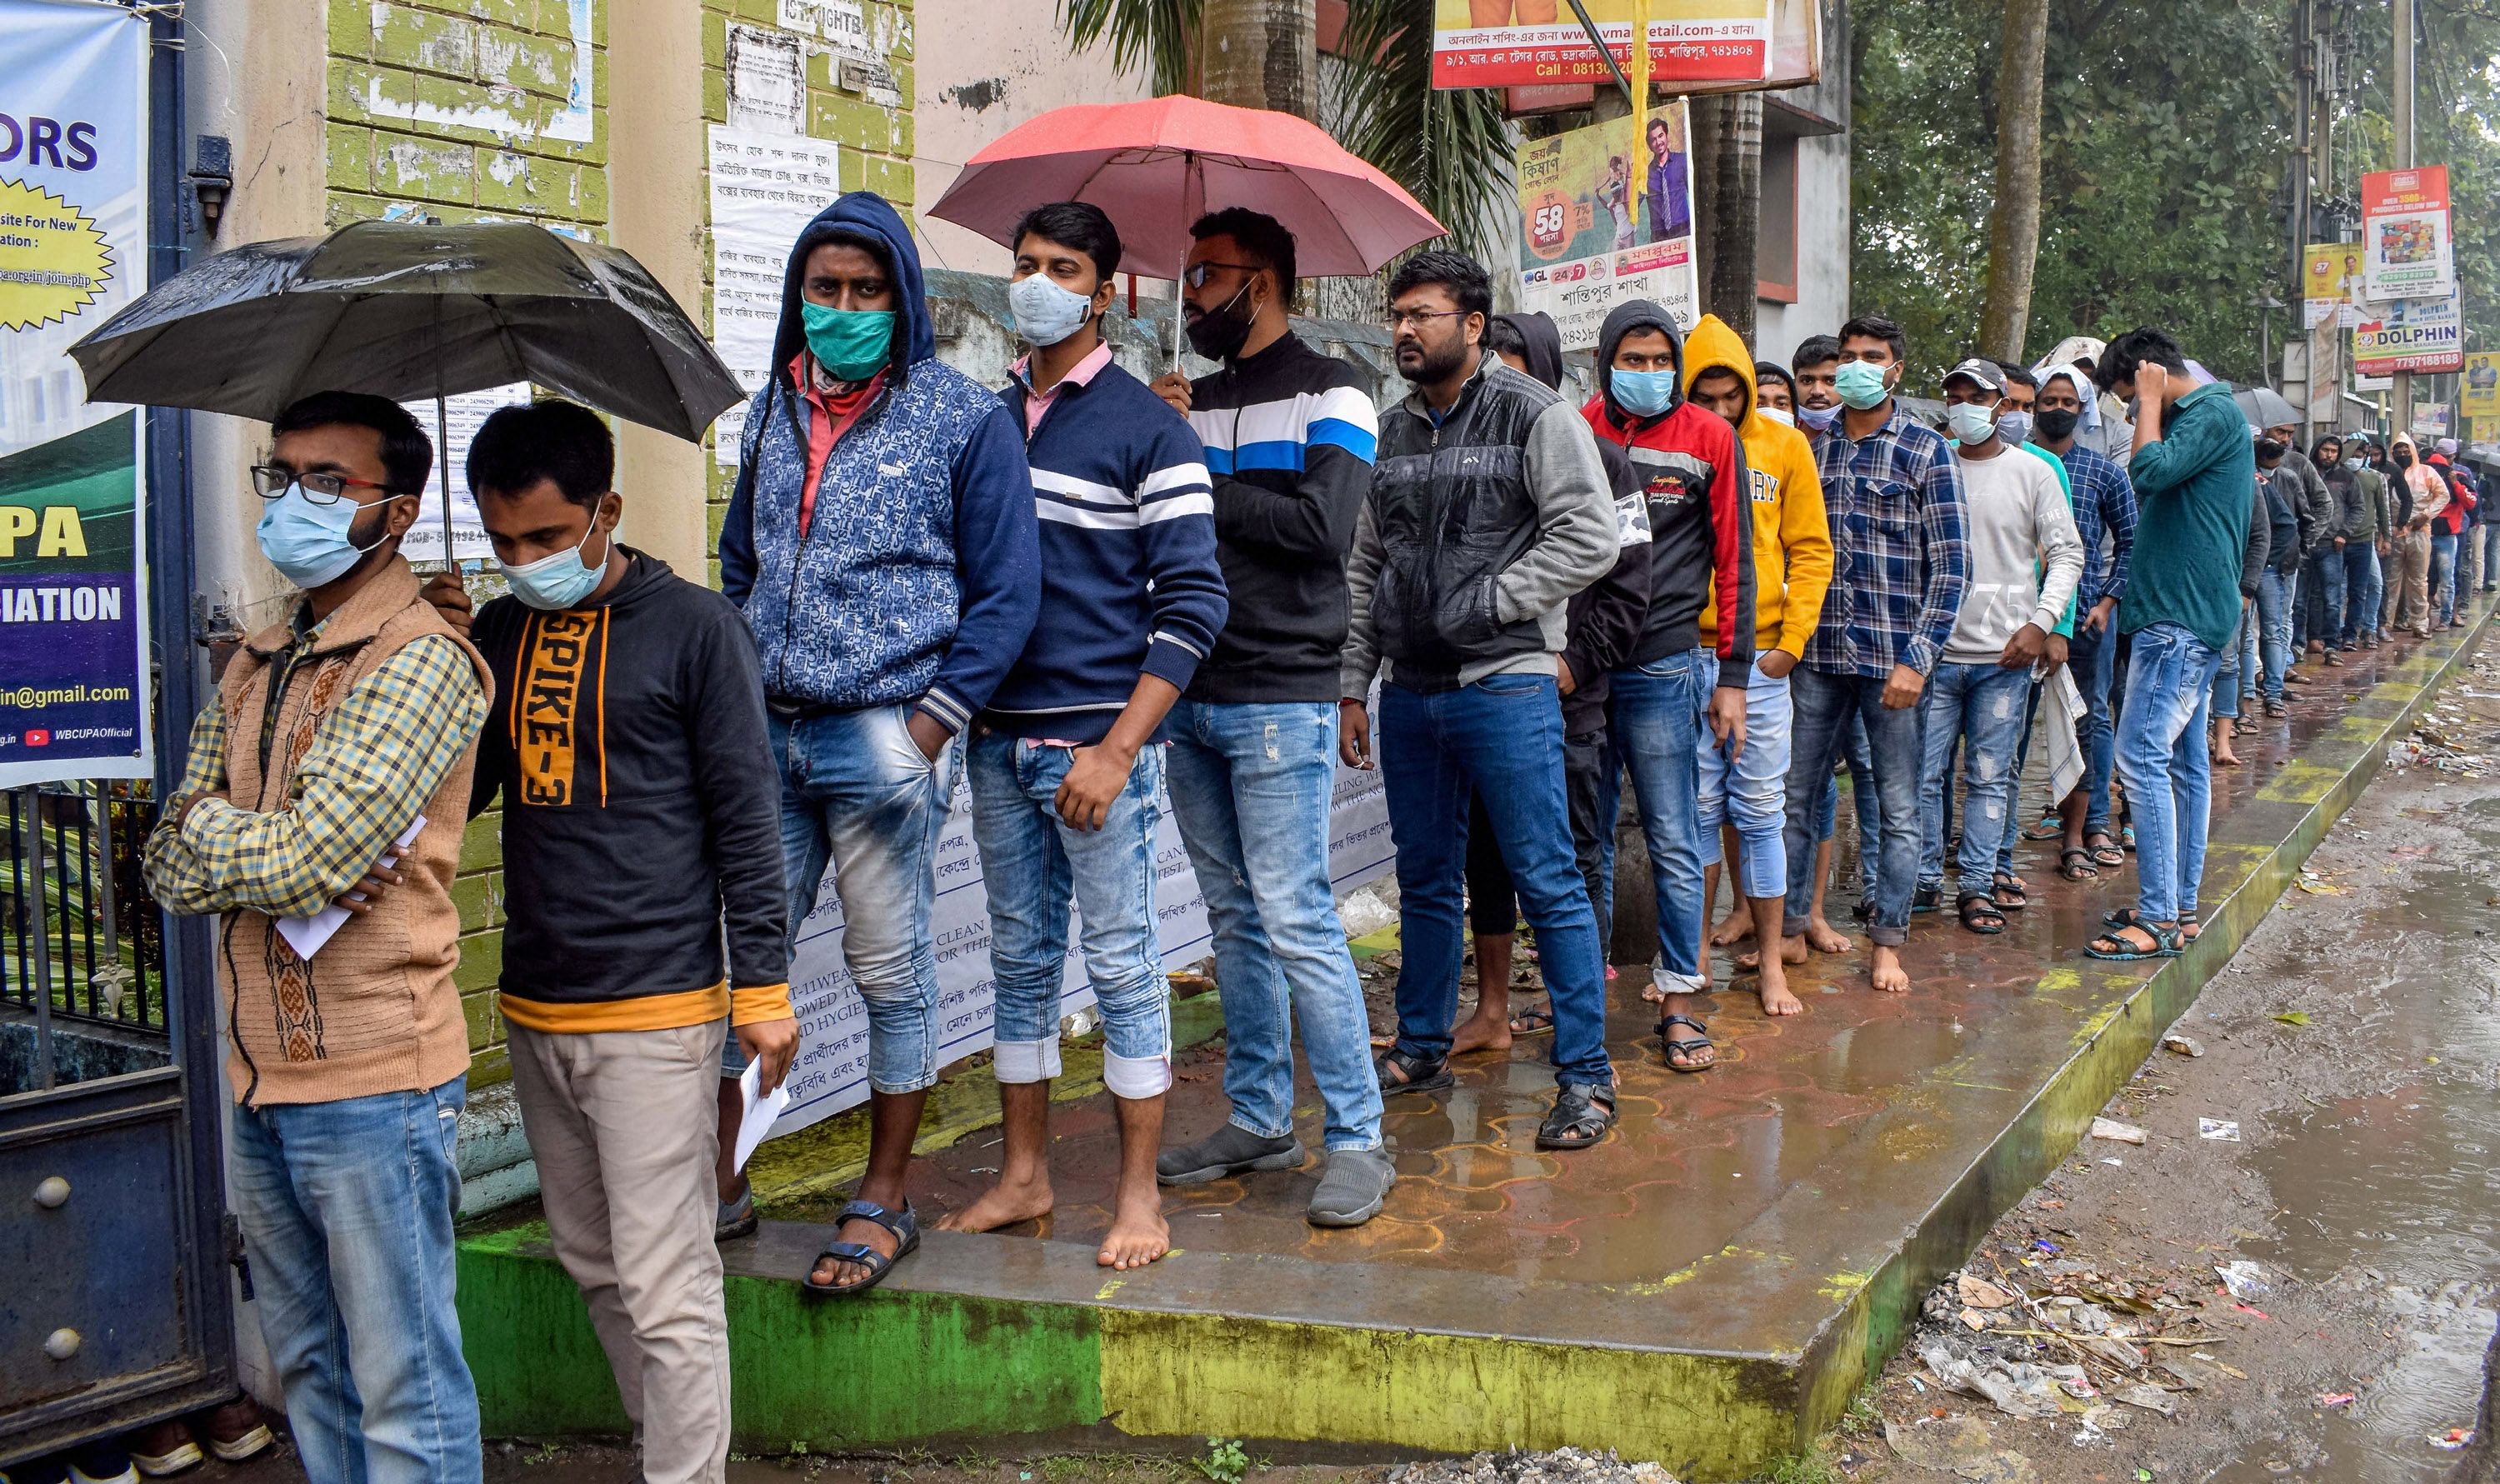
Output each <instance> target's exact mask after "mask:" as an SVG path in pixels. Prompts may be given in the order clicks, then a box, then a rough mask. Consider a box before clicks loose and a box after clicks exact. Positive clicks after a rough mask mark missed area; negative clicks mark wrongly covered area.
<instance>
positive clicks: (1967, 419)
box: [1945, 402, 1996, 448]
mask: <svg viewBox="0 0 2500 1484" xmlns="http://www.w3.org/2000/svg"><path fill="white" fill-rule="evenodd" d="M1945 425H1946V426H1947V427H1949V428H1951V429H1953V436H1954V437H1955V438H1957V439H1959V440H1960V441H1961V445H1962V446H1963V447H1965V448H1973V447H1977V446H1978V445H1981V444H1984V443H1986V442H1988V441H1989V440H1990V439H1991V438H1994V437H1995V436H1996V409H1994V408H1992V407H1982V406H1980V405H1979V404H1978V403H1976V402H1957V403H1955V404H1954V405H1953V406H1951V407H1949V408H1946V409H1945Z"/></svg>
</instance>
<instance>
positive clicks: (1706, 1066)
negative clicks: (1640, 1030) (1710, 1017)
mask: <svg viewBox="0 0 2500 1484" xmlns="http://www.w3.org/2000/svg"><path fill="white" fill-rule="evenodd" d="M1675 1026H1683V1027H1685V1028H1687V1029H1688V1030H1690V1031H1692V1032H1693V1034H1692V1035H1690V1036H1688V1037H1685V1038H1684V1039H1682V1040H1677V1039H1674V1038H1672V1037H1670V1036H1668V1035H1667V1034H1666V1033H1667V1031H1668V1030H1669V1029H1670V1028H1672V1027H1675ZM1653 1034H1655V1035H1656V1036H1657V1037H1658V1039H1659V1040H1660V1041H1661V1042H1662V1043H1663V1044H1664V1045H1665V1047H1666V1070H1667V1071H1669V1072H1708V1071H1709V1070H1710V1069H1711V1068H1713V1067H1716V1066H1718V1065H1719V1049H1718V1047H1716V1046H1714V1045H1712V1044H1711V1041H1710V1028H1709V1027H1708V1026H1706V1025H1703V1024H1702V1023H1701V1022H1700V1021H1698V1020H1695V1019H1694V1018H1693V1017H1692V1016H1690V1015H1669V1016H1667V1017H1666V1018H1665V1019H1664V1020H1661V1021H1660V1022H1659V1023H1658V1029H1657V1030H1656V1031H1655V1032H1654V1033H1653ZM1704 1051H1707V1052H1709V1053H1710V1060H1708V1061H1706V1062H1703V1063H1700V1064H1699V1065H1698V1066H1696V1065H1694V1061H1693V1059H1694V1057H1696V1056H1698V1055H1700V1054H1701V1053H1702V1052H1704ZM1679 1056H1680V1057H1682V1058H1684V1065H1683V1066H1681V1067H1679V1066H1677V1065H1676V1064H1675V1059H1676V1058H1677V1057H1679Z"/></svg>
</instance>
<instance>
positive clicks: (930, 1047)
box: [720, 706, 962, 1094]
mask: <svg viewBox="0 0 2500 1484" xmlns="http://www.w3.org/2000/svg"><path fill="white" fill-rule="evenodd" d="M910 715H911V709H910V708H909V707H905V706H880V707H871V708H869V709H865V710H857V711H827V712H823V713H820V714H818V715H813V716H805V717H798V718H792V717H787V716H781V715H777V714H776V715H774V716H773V717H772V718H771V722H772V734H773V762H774V763H775V764H777V765H778V766H779V767H780V770H781V865H782V869H783V872H784V873H785V874H786V875H787V876H788V879H789V883H790V946H791V949H792V951H794V952H795V951H796V950H797V948H798V945H799V944H800V943H801V942H803V941H805V940H807V939H809V938H812V937H814V936H816V935H817V934H819V933H827V932H831V931H832V927H831V926H830V923H829V920H828V919H830V917H831V916H832V912H831V911H830V910H829V911H828V912H827V913H826V914H824V916H820V917H819V918H818V920H816V921H815V922H813V923H810V922H809V921H808V920H807V916H808V913H810V912H812V911H814V910H815V907H816V897H817V894H818V892H819V891H821V890H822V889H823V885H824V877H825V868H826V867H827V865H828V864H830V865H831V866H832V868H833V873H834V890H835V892H836V894H837V896H838V897H839V912H840V920H841V933H842V965H843V967H844V968H845V969H847V970H848V971H849V972H850V976H851V982H852V983H853V984H854V985H855V986H857V987H858V989H859V994H860V1000H861V1002H862V1003H863V1004H864V1005H865V1006H867V1007H868V1036H869V1040H868V1085H869V1087H870V1088H871V1089H872V1090H873V1091H876V1092H880V1093H887V1094H897V1093H913V1092H918V1091H920V1090H921V1089H922V1088H924V1087H933V1086H935V1085H937V1081H938V946H937V943H936V941H935V940H933V939H932V938H931V936H930V929H929V912H930V907H931V905H932V904H933V903H934V902H935V901H936V900H937V879H938V878H937V874H936V867H937V861H938V839H939V837H940V836H941V835H942V834H943V832H944V830H945V828H946V808H947V806H948V804H949V803H950V802H951V801H952V800H953V798H954V795H955V767H954V764H955V758H956V755H957V753H958V752H960V751H961V750H962V749H961V744H960V743H959V742H948V743H947V744H946V745H945V746H944V747H942V748H940V749H938V756H937V759H936V760H935V761H934V762H933V761H932V760H931V759H929V758H928V757H926V756H924V755H923V754H922V753H921V751H920V744H919V743H918V742H913V741H912V740H911V733H910V731H909V730H908V729H907V727H906V725H905V723H906V722H907V721H908V719H909V717H910ZM720 1065H721V1073H722V1075H724V1076H736V1075H738V1073H739V1072H742V1071H744V1070H745V1067H746V1058H745V1055H744V1053H743V1052H741V1051H740V1049H739V1045H738V1038H737V1037H735V1036H732V1037H730V1038H729V1039H728V1040H727V1042H726V1043H725V1044H724V1045H723V1046H722V1047H721V1053H720Z"/></svg>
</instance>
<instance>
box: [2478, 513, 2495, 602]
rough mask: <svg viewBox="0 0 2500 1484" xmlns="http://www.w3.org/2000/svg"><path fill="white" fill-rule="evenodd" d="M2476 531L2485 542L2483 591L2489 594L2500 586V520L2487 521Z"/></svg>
mask: <svg viewBox="0 0 2500 1484" xmlns="http://www.w3.org/2000/svg"><path fill="white" fill-rule="evenodd" d="M2478 513H2479V512H2478ZM2474 529H2475V533H2476V534H2477V535H2478V536H2480V537H2481V538H2482V541H2483V590H2484V592H2486V593H2487V592H2489V591H2491V589H2492V588H2493V587H2494V586H2500V520H2485V521H2484V522H2483V523H2482V524H2481V525H2479V526H2476V527H2475V528H2474Z"/></svg>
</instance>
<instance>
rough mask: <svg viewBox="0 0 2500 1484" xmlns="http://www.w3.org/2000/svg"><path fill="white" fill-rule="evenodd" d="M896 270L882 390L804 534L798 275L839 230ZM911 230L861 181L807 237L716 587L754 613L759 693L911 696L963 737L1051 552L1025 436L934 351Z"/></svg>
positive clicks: (1025, 629) (743, 446) (994, 396)
mask: <svg viewBox="0 0 2500 1484" xmlns="http://www.w3.org/2000/svg"><path fill="white" fill-rule="evenodd" d="M833 241H849V242H854V243H857V244H859V245H861V246H863V247H869V248H871V249H872V250H873V251H874V252H875V253H876V254H877V255H878V256H879V257H881V258H883V259H884V260H885V263H886V265H887V267H888V269H889V270H890V271H891V273H892V274H893V278H894V290H895V311H896V319H895V329H894V359H893V361H892V362H891V363H890V364H889V365H888V366H887V368H886V373H885V375H886V380H885V385H884V386H883V387H882V388H881V389H880V390H879V391H878V392H877V395H876V397H875V399H874V400H873V401H872V402H871V403H870V404H869V406H868V407H867V408H866V409H865V410H863V411H862V412H861V413H860V414H859V417H858V420H856V421H855V422H853V423H852V424H851V426H850V427H849V429H848V430H847V431H845V432H844V433H843V434H842V436H841V438H840V440H839V441H838V442H837V443H836V444H835V445H834V447H833V451H832V452H831V453H830V454H829V455H828V456H827V458H826V461H825V470H824V474H823V477H822V478H820V479H819V480H818V482H817V489H816V502H815V507H814V511H813V514H812V515H811V517H810V519H809V521H808V525H807V532H806V536H805V537H804V538H803V537H802V536H801V535H800V533H799V502H800V497H801V495H802V494H803V492H804V491H805V490H806V482H807V427H808V420H809V418H810V416H811V415H812V414H813V413H814V412H815V409H814V406H813V405H812V404H811V403H809V402H808V401H807V399H806V397H805V396H804V395H802V393H801V390H800V388H799V386H798V385H797V383H796V382H795V381H794V380H793V379H792V378H791V374H790V364H791V361H792V360H793V358H795V357H796V356H797V355H798V354H799V352H800V351H801V350H803V349H805V348H806V326H805V322H804V320H803V318H802V316H801V314H800V310H799V304H800V298H799V287H800V280H801V279H802V277H803V275H804V273H805V270H806V262H807V255H808V253H810V252H812V251H813V250H814V249H815V248H816V247H820V246H822V245H823V244H825V243H827V242H833ZM937 349H938V338H937V333H936V331H935V328H934V327H933V326H932V324H931V322H930V315H929V305H928V300H927V297H926V293H925V290H924V287H923V283H922V280H921V274H920V255H919V252H918V251H917V249H916V248H915V247H913V245H912V242H911V233H910V229H909V228H907V227H905V225H904V223H903V218H902V216H901V215H899V214H896V212H895V210H894V208H893V207H891V206H889V205H887V204H886V202H885V199H884V198H883V197H881V196H878V195H876V194H874V193H873V192H870V191H852V192H850V193H849V194H847V195H844V196H842V197H841V198H840V199H839V200H837V201H836V202H834V204H833V205H831V206H829V207H827V208H825V210H824V211H823V212H821V213H820V214H817V216H816V218H815V219H814V220H813V221H810V222H809V223H808V224H807V226H806V230H805V231H802V232H801V233H800V234H799V240H798V242H797V243H796V244H795V245H793V246H792V247H791V249H790V263H789V267H788V269H787V271H786V273H785V276H784V278H783V280H782V289H781V319H780V325H779V328H778V329H777V331H776V332H775V334H774V337H773V363H772V364H773V375H772V379H770V380H768V381H767V382H766V383H765V385H764V389H763V390H762V391H760V392H758V393H756V395H755V400H754V402H753V404H752V405H751V406H750V407H749V408H748V410H747V414H746V428H745V432H744V434H743V437H742V438H741V440H740V457H739V471H738V483H737V485H736V487H735V488H734V489H733V491H732V492H731V495H730V501H729V511H728V512H727V516H726V518H725V519H724V520H723V522H722V525H721V533H720V585H721V591H722V592H723V593H724V594H726V595H727V596H728V598H729V600H730V601H731V602H733V603H735V604H737V605H738V606H739V608H740V610H743V611H744V613H745V614H746V621H747V623H748V625H749V626H750V627H752V628H753V629H754V631H755V646H756V650H757V653H758V655H759V656H760V658H761V659H762V661H763V670H764V690H765V694H766V695H767V696H769V697H771V698H773V700H775V701H778V702H782V703H784V704H787V705H793V706H797V707H800V708H803V709H841V710H850V709H861V708H866V707H875V706H898V705H903V704H906V703H916V704H917V706H918V709H920V710H921V711H923V712H925V713H927V715H928V716H929V717H930V718H931V719H932V720H934V721H936V722H938V724H939V725H941V726H943V727H944V728H945V729H946V730H947V731H948V732H950V733H952V732H959V731H961V730H963V728H964V727H965V725H966V724H967V723H969V722H970V720H971V719H972V716H973V714H974V713H975V712H977V711H979V710H980V709H981V708H982V707H984V706H986V705H988V704H989V701H990V695H991V693H992V692H993V691H995V690H996V689H998V686H999V682H1000V681H1001V680H1002V679H1003V678H1005V676H1006V674H1007V671H1008V669H1009V667H1011V666H1012V665H1014V663H1015V661H1016V656H1018V655H1019V654H1021V653H1023V652H1024V647H1025V643H1026V642H1027V641H1028V640H1029V639H1030V638H1031V637H1032V634H1033V627H1034V621H1035V618H1036V613H1037V611H1038V610H1039V607H1040V603H1041V559H1040V545H1039V538H1038V536H1037V535H1036V523H1035V515H1034V497H1033V473H1032V471H1031V469H1030V468H1028V467H1027V465H1026V463H1025V453H1024V429H1023V428H1022V427H1021V426H1019V425H1018V424H1017V422H1016V418H1015V413H1014V412H1012V411H1010V410H1009V409H1008V408H1007V407H1006V406H1005V405H1004V404H1003V403H1002V402H1001V401H1000V399H999V394H998V393H997V392H994V391H992V390H990V389H989V388H988V387H985V386H983V385H981V384H980V383H979V382H978V381H975V380H973V379H971V378H970V377H967V376H965V375H964V374H963V373H961V372H959V371H957V370H955V369H954V368H953V367H951V366H948V365H945V364H944V363H943V362H940V361H939V360H938V359H937Z"/></svg>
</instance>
